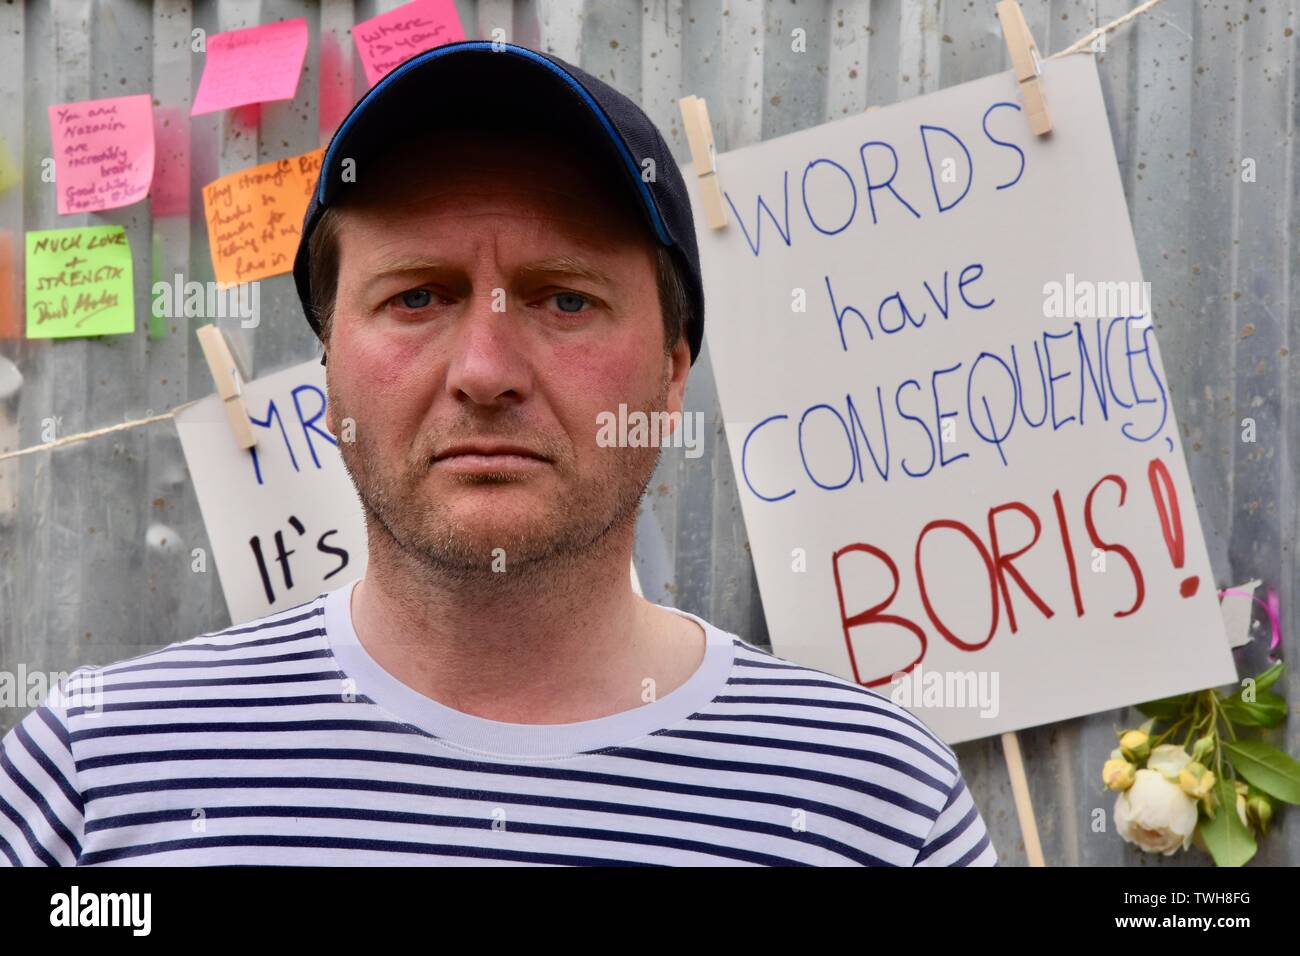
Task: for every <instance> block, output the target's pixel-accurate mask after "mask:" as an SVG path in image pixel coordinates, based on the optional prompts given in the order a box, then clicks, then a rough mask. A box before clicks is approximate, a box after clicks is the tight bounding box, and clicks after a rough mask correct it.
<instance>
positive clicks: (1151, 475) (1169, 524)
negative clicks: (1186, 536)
mask: <svg viewBox="0 0 1300 956" xmlns="http://www.w3.org/2000/svg"><path fill="white" fill-rule="evenodd" d="M1147 480H1148V481H1150V482H1151V496H1152V497H1153V498H1154V499H1155V502H1156V512H1157V513H1158V514H1159V515H1160V531H1161V533H1163V534H1164V536H1165V547H1167V548H1168V549H1169V557H1170V558H1172V559H1173V562H1174V567H1175V568H1181V567H1182V566H1183V558H1184V557H1185V555H1184V549H1183V519H1182V515H1181V514H1179V511H1178V492H1177V491H1175V490H1174V479H1173V477H1172V476H1171V475H1170V474H1169V469H1168V468H1166V467H1165V463H1164V462H1163V461H1161V460H1160V459H1159V458H1153V459H1151V464H1150V465H1149V466H1147ZM1162 486H1163V487H1162ZM1200 585H1201V579H1200V578H1199V577H1198V576H1197V575H1195V574H1193V575H1192V576H1191V577H1186V578H1183V582H1182V584H1180V585H1179V586H1178V593H1179V594H1181V595H1182V596H1183V597H1185V598H1188V597H1191V596H1192V595H1193V594H1195V593H1196V589H1197V588H1198V587H1200Z"/></svg>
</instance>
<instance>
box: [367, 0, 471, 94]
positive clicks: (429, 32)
mask: <svg viewBox="0 0 1300 956" xmlns="http://www.w3.org/2000/svg"><path fill="white" fill-rule="evenodd" d="M352 39H353V40H354V41H355V42H356V44H357V52H358V53H359V54H360V55H361V66H362V68H364V69H365V71H366V82H367V83H369V84H370V85H371V86H374V85H375V84H376V83H377V82H379V79H380V77H382V76H383V75H384V74H385V73H387V72H388V71H389V70H391V69H393V67H395V66H397V65H398V64H401V63H405V62H406V61H407V60H409V59H410V58H411V57H413V56H415V54H417V53H423V52H424V51H425V50H432V49H433V48H434V47H436V46H442V45H443V44H444V43H454V42H456V41H457V40H463V39H465V29H464V27H462V26H461V24H460V16H459V14H457V13H456V5H455V4H454V3H452V0H413V2H411V3H404V4H402V5H401V6H400V7H398V8H397V9H395V10H389V11H388V12H387V13H381V14H380V15H379V16H377V17H371V18H370V19H369V20H366V21H365V22H364V23H358V24H357V25H356V26H355V27H353V28H352Z"/></svg>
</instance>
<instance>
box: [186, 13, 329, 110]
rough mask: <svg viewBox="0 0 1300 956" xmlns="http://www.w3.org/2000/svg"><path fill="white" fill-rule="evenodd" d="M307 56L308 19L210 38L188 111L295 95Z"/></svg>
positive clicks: (219, 107) (288, 21) (288, 98)
mask: <svg viewBox="0 0 1300 956" xmlns="http://www.w3.org/2000/svg"><path fill="white" fill-rule="evenodd" d="M306 56H307V20H306V18H304V17H298V18H297V19H296V20H285V21H283V22H281V23H267V24H263V25H262V26H257V27H248V28H246V29H244V30H231V31H229V32H227V33H218V34H216V35H215V36H211V37H209V38H208V44H207V56H206V58H205V59H204V62H203V78H202V79H201V80H199V90H198V92H197V93H195V94H194V106H193V107H192V108H191V109H190V115H191V116H198V115H199V114H200V113H214V112H216V111H217V110H226V109H230V108H231V107H233V106H245V105H247V104H249V103H265V102H267V101H269V100H291V99H293V97H294V94H295V93H296V92H297V90H298V77H299V76H300V75H301V74H302V63H303V60H304V59H305V58H306Z"/></svg>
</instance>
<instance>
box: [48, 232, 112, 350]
mask: <svg viewBox="0 0 1300 956" xmlns="http://www.w3.org/2000/svg"><path fill="white" fill-rule="evenodd" d="M134 331H135V295H134V288H133V285H132V281H131V246H130V243H128V242H127V239H126V230H125V229H123V228H122V227H121V226H83V227H80V228H77V229H45V230H41V231H38V232H29V233H27V337H28V338H29V339H53V338H70V337H74V336H87V335H120V334H123V333H131V332H134Z"/></svg>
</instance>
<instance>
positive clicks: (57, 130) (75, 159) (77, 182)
mask: <svg viewBox="0 0 1300 956" xmlns="http://www.w3.org/2000/svg"><path fill="white" fill-rule="evenodd" d="M49 116H50V145H51V146H52V147H53V149H54V180H55V186H56V191H55V194H56V196H57V202H56V205H57V206H58V210H59V214H60V215H64V216H66V215H71V214H73V213H81V212H95V211H98V210H101V209H116V208H117V207H119V206H129V205H130V204H131V203H134V202H139V201H140V200H141V199H143V198H144V197H145V196H147V195H149V186H150V183H152V182H153V173H154V126H153V103H152V99H151V97H150V96H149V94H147V93H141V94H139V95H138V96H117V97H113V98H111V99H106V100H88V101H86V102H82V103H58V104H55V105H54V106H51V107H50V108H49Z"/></svg>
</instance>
